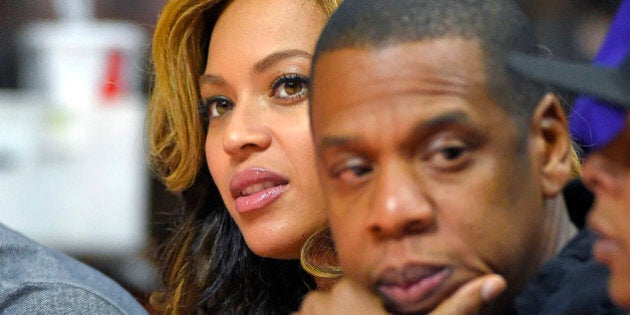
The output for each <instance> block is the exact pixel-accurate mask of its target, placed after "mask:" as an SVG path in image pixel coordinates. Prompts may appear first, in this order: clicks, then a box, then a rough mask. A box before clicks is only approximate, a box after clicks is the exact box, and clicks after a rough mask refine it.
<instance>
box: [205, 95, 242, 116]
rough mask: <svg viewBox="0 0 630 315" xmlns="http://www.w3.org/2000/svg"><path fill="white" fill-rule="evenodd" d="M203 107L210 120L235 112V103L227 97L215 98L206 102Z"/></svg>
mask: <svg viewBox="0 0 630 315" xmlns="http://www.w3.org/2000/svg"><path fill="white" fill-rule="evenodd" d="M203 107H204V108H205V111H206V113H207V115H208V116H209V117H210V118H216V117H220V116H223V115H225V114H227V113H228V112H229V111H231V110H233V109H234V102H232V101H231V100H230V99H229V98H227V97H225V96H213V97H210V98H208V99H206V100H205V101H204V104H203Z"/></svg>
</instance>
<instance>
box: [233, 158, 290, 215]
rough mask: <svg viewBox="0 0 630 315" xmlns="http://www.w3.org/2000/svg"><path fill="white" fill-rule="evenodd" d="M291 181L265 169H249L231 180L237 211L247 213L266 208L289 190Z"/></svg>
mask: <svg viewBox="0 0 630 315" xmlns="http://www.w3.org/2000/svg"><path fill="white" fill-rule="evenodd" d="M288 184H289V180H288V179H287V178H286V177H284V176H282V175H280V174H278V173H275V172H273V171H271V170H268V169H265V168H249V169H246V170H244V171H241V172H238V173H236V175H234V176H233V177H232V179H231V180H230V192H231V193H232V198H234V200H235V205H236V211H238V212H239V213H245V212H250V211H254V210H257V209H261V208H264V207H265V206H267V205H269V204H270V203H272V202H274V201H275V200H277V199H278V198H280V196H281V195H282V193H283V192H284V191H285V190H286V189H287V187H288Z"/></svg>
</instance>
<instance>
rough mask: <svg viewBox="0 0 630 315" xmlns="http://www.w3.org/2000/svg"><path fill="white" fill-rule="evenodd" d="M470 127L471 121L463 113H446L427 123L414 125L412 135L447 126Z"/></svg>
mask: <svg viewBox="0 0 630 315" xmlns="http://www.w3.org/2000/svg"><path fill="white" fill-rule="evenodd" d="M454 124H458V125H467V126H470V125H472V121H471V120H470V117H469V116H468V115H467V114H466V113H465V112H463V111H459V110H458V111H453V112H448V113H445V114H443V115H440V116H437V117H434V118H432V119H430V120H427V121H422V122H420V123H418V124H416V125H415V126H414V128H413V131H412V132H413V133H414V134H421V133H424V132H426V131H427V130H431V129H436V128H440V127H444V126H448V125H454Z"/></svg>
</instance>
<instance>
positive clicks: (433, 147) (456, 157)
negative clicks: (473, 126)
mask: <svg viewBox="0 0 630 315" xmlns="http://www.w3.org/2000/svg"><path fill="white" fill-rule="evenodd" d="M469 152H470V147H469V146H468V145H466V143H464V142H463V141H461V140H457V139H447V140H444V139H437V140H435V141H434V142H433V143H431V144H430V145H429V147H428V150H427V152H426V153H425V154H424V158H423V160H425V161H426V162H428V163H429V165H430V166H431V167H433V168H436V169H438V170H441V171H455V170H459V169H460V168H461V167H463V166H465V165H466V162H467V161H468V160H469V159H468V153H469Z"/></svg>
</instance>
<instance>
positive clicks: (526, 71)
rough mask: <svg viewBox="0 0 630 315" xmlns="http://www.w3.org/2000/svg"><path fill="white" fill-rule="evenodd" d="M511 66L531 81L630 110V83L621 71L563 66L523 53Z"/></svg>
mask: <svg viewBox="0 0 630 315" xmlns="http://www.w3.org/2000/svg"><path fill="white" fill-rule="evenodd" d="M507 64H508V66H509V67H510V68H512V69H513V70H515V71H516V72H519V73H521V74H522V75H524V76H526V77H529V78H531V79H534V80H537V81H540V82H544V83H547V84H550V85H553V86H557V87H560V88H563V89H566V90H568V91H571V92H575V93H579V94H586V95H590V96H593V97H596V98H599V99H601V100H604V101H606V102H609V103H610V105H613V106H619V107H623V108H626V109H628V108H630V82H629V80H627V79H625V78H624V77H623V76H622V75H621V72H620V71H618V70H617V69H612V68H603V67H598V66H595V65H591V64H576V63H569V62H561V61H555V60H550V59H544V58H540V57H533V56H528V55H525V54H520V53H512V54H509V55H508V56H507Z"/></svg>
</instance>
